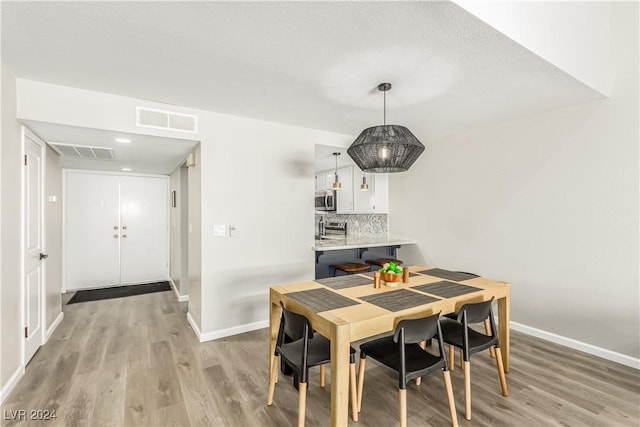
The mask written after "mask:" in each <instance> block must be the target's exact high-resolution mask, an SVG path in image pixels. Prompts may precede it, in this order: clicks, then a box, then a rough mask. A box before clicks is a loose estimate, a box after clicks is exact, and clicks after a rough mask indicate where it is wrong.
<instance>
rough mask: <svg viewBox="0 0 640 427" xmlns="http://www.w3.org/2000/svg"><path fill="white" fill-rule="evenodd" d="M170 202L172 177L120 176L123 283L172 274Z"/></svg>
mask: <svg viewBox="0 0 640 427" xmlns="http://www.w3.org/2000/svg"><path fill="white" fill-rule="evenodd" d="M168 203H169V182H168V179H166V178H164V177H138V176H130V177H127V176H123V177H121V178H120V206H121V224H122V230H121V233H122V238H121V240H120V245H121V246H120V274H121V277H120V280H121V282H122V283H123V284H127V283H141V282H153V281H161V280H167V278H168V277H169V250H168V248H169V218H168V212H169V206H168Z"/></svg>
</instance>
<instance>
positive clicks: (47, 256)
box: [40, 252, 49, 260]
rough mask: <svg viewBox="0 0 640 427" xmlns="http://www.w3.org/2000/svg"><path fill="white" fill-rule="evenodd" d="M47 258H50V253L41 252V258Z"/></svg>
mask: <svg viewBox="0 0 640 427" xmlns="http://www.w3.org/2000/svg"><path fill="white" fill-rule="evenodd" d="M47 258H49V255H47V254H44V253H42V252H40V259H41V260H42V259H47Z"/></svg>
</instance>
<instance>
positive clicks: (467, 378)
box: [464, 361, 471, 420]
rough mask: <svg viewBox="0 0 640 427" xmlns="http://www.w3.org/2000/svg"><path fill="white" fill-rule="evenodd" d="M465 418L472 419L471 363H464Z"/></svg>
mask: <svg viewBox="0 0 640 427" xmlns="http://www.w3.org/2000/svg"><path fill="white" fill-rule="evenodd" d="M464 417H465V418H466V419H467V420H470V419H471V363H469V362H466V361H465V362H464Z"/></svg>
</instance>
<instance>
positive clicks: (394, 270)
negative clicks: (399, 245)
mask: <svg viewBox="0 0 640 427" xmlns="http://www.w3.org/2000/svg"><path fill="white" fill-rule="evenodd" d="M378 271H380V278H381V279H382V280H384V282H385V285H387V286H398V282H399V281H400V280H401V279H402V267H400V266H399V265H396V263H395V262H388V263H386V264H384V265H383V266H382V268H381V269H380V270H378Z"/></svg>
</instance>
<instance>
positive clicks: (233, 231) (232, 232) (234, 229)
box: [229, 224, 238, 237]
mask: <svg viewBox="0 0 640 427" xmlns="http://www.w3.org/2000/svg"><path fill="white" fill-rule="evenodd" d="M229 237H238V226H237V225H234V224H229Z"/></svg>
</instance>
